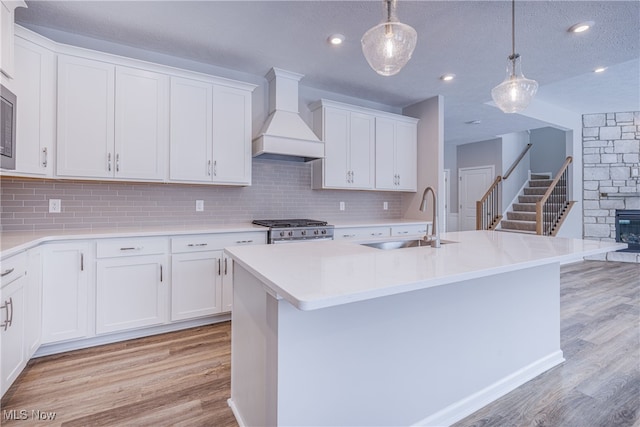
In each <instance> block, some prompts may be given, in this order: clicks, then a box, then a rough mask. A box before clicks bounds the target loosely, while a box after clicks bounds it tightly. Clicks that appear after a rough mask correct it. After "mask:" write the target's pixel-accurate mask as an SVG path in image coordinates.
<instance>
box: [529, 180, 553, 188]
mask: <svg viewBox="0 0 640 427" xmlns="http://www.w3.org/2000/svg"><path fill="white" fill-rule="evenodd" d="M551 183H553V180H552V179H530V180H529V187H549V186H550V185H551Z"/></svg>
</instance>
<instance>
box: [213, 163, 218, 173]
mask: <svg viewBox="0 0 640 427" xmlns="http://www.w3.org/2000/svg"><path fill="white" fill-rule="evenodd" d="M213 176H218V161H217V160H214V161H213Z"/></svg>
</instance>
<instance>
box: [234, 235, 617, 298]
mask: <svg viewBox="0 0 640 427" xmlns="http://www.w3.org/2000/svg"><path fill="white" fill-rule="evenodd" d="M442 238H443V239H447V240H451V241H455V242H457V243H451V244H447V245H443V246H442V247H441V248H438V249H434V248H431V247H416V248H404V249H395V250H381V249H376V248H371V247H367V246H363V245H361V244H360V243H361V242H354V241H340V240H334V241H318V242H305V243H292V244H286V245H260V246H243V247H240V246H238V247H230V248H227V249H225V252H226V253H227V254H229V255H230V256H231V257H232V258H233V259H234V261H235V262H237V263H238V264H239V265H241V266H242V267H243V268H245V269H246V270H248V271H249V272H250V273H252V274H253V275H254V276H256V277H258V278H259V279H260V280H261V281H262V282H263V283H264V285H265V287H266V288H267V292H269V293H270V294H271V295H273V296H274V297H276V298H283V299H285V300H286V301H288V302H289V303H291V304H292V305H293V306H294V307H296V308H298V309H300V310H315V309H321V308H326V307H332V306H336V305H341V304H347V303H351V302H356V301H363V300H367V299H372V298H378V297H383V296H388V295H394V294H398V293H402V292H410V291H413V290H418V289H425V288H429V287H433V286H440V285H445V284H449V283H455V282H460V281H463V280H470V279H475V278H479V277H485V276H489V275H493V274H499V273H505V272H508V271H514V270H521V269H524V268H529V267H535V266H539V265H544V264H551V263H566V262H573V261H579V260H582V259H583V258H584V257H586V256H591V255H596V254H600V253H605V252H609V251H613V250H617V249H623V248H624V247H626V245H625V244H621V243H616V242H600V241H593V240H582V239H571V238H562V237H545V236H537V235H529V234H518V233H505V232H496V231H465V232H455V233H444V234H443V235H442ZM387 240H394V239H387ZM395 240H399V239H398V238H395Z"/></svg>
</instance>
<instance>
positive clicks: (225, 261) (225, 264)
mask: <svg viewBox="0 0 640 427" xmlns="http://www.w3.org/2000/svg"><path fill="white" fill-rule="evenodd" d="M227 261H228V258H225V259H224V275H225V276H226V275H227Z"/></svg>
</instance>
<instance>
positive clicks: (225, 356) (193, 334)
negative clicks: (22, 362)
mask: <svg viewBox="0 0 640 427" xmlns="http://www.w3.org/2000/svg"><path fill="white" fill-rule="evenodd" d="M230 332H231V328H230V322H224V323H219V324H216V325H211V326H206V327H200V328H194V329H189V330H186V331H180V332H172V333H168V334H163V335H156V336H153V337H147V338H142V339H137V340H131V341H125V342H121V343H116V344H109V345H104V346H100V347H94V348H90V349H84V350H77V351H73V352H68V353H63V354H58V355H53V356H47V357H42V358H38V359H33V360H32V361H31V362H30V363H29V366H28V367H27V369H26V370H25V371H24V372H23V374H22V375H21V376H20V378H18V380H17V381H16V383H15V384H14V385H13V386H12V387H11V388H10V389H9V391H8V392H7V394H6V395H5V396H4V398H3V399H2V420H1V421H0V424H2V425H3V426H4V425H7V426H9V425H29V424H32V425H39V426H40V425H52V426H53V425H58V426H65V427H72V426H221V427H224V426H234V427H235V426H237V423H236V421H235V418H234V416H233V413H232V412H231V409H230V408H229V407H228V406H227V399H228V398H229V392H230V384H231V369H230V360H231V359H230V355H231V345H230ZM11 410H16V411H18V413H17V416H18V417H19V416H20V412H19V411H21V410H25V411H27V412H26V417H27V418H28V420H29V421H30V422H28V423H25V421H14V420H8V419H7V412H6V411H11ZM32 410H40V411H43V412H46V413H48V412H55V419H54V420H53V421H52V422H46V423H42V422H38V423H35V422H33V420H32ZM9 416H10V415H9Z"/></svg>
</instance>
